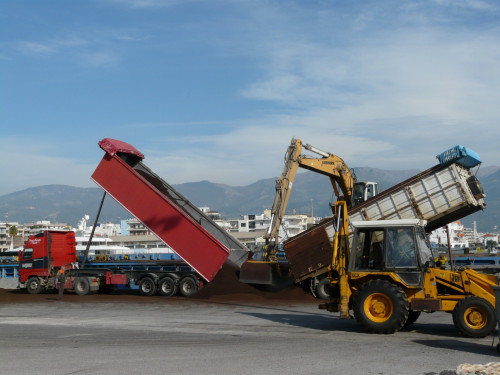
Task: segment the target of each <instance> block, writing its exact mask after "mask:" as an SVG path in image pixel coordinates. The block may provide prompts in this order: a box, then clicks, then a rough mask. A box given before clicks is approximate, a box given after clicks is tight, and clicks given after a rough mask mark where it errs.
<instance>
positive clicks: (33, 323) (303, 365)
mask: <svg viewBox="0 0 500 375" xmlns="http://www.w3.org/2000/svg"><path fill="white" fill-rule="evenodd" d="M32 297H36V298H35V299H31V298H32ZM230 297H231V296H224V298H217V296H215V297H211V298H208V299H200V298H195V299H186V298H182V297H170V298H166V297H142V296H138V295H112V296H106V295H102V296H101V295H99V296H95V295H94V296H75V295H70V294H68V295H65V296H64V298H63V300H62V301H57V298H56V295H55V294H45V295H42V296H41V297H40V296H30V295H27V294H23V293H20V292H16V291H0V373H1V374H34V373H37V374H160V373H161V374H174V373H175V374H181V375H182V374H218V375H220V374H224V375H225V374H228V375H229V374H238V375H246V374H301V375H304V374H325V373H328V374H440V373H441V372H443V371H445V370H448V369H456V368H457V366H458V365H460V364H464V363H471V364H486V363H489V362H498V361H499V360H500V355H499V353H498V352H497V351H496V344H497V343H498V336H490V337H487V338H484V339H468V338H463V337H461V336H460V335H459V333H458V332H457V331H456V330H455V327H454V326H453V323H452V319H451V315H450V314H446V313H434V314H423V315H422V316H421V317H420V318H419V320H418V321H417V322H416V323H414V324H413V325H412V326H411V327H410V329H406V330H403V331H401V332H398V333H396V334H392V335H374V334H368V333H365V332H363V330H362V329H361V328H360V327H359V326H358V324H357V323H356V321H355V320H340V319H339V318H338V317H337V316H336V315H335V314H331V313H328V312H326V311H323V310H319V309H318V308H317V305H318V301H317V300H311V299H309V298H306V299H296V300H290V301H287V300H281V301H270V300H269V299H265V298H261V299H259V300H257V299H256V298H253V299H252V298H249V299H248V300H245V298H244V296H242V295H234V296H233V297H234V298H230Z"/></svg>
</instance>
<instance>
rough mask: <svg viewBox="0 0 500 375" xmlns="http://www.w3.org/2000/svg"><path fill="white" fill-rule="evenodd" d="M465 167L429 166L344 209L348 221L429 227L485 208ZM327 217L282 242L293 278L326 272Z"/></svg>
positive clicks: (329, 255) (329, 242) (330, 235)
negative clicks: (416, 221) (422, 222)
mask: <svg viewBox="0 0 500 375" xmlns="http://www.w3.org/2000/svg"><path fill="white" fill-rule="evenodd" d="M484 197H485V195H484V193H483V189H482V187H481V185H480V183H479V181H478V180H477V179H476V178H475V177H474V176H473V175H472V174H471V172H470V169H468V168H466V167H463V166H461V165H459V164H456V163H453V164H449V165H447V166H441V165H438V166H435V167H433V168H430V169H428V170H426V171H425V172H422V173H420V174H418V175H416V176H414V177H412V178H409V179H408V180H406V181H403V182H402V183H400V184H398V185H396V186H394V187H392V188H390V189H388V190H385V191H383V192H381V193H380V194H379V195H377V196H375V197H372V198H370V199H368V200H367V201H366V202H363V203H361V204H359V205H357V206H355V207H352V208H350V209H349V220H350V221H365V220H390V219H423V220H427V226H426V231H427V232H430V231H433V230H435V229H437V228H440V227H442V226H444V225H446V224H449V223H451V222H453V221H456V220H459V219H461V218H463V217H465V216H467V215H470V214H472V213H474V212H476V211H479V210H482V209H484V208H485V207H486V205H485V203H484V200H483V198H484ZM333 234H334V229H333V223H332V219H325V220H323V221H322V222H321V223H319V224H318V225H317V226H315V227H313V228H311V229H309V230H307V231H305V232H302V233H300V234H298V235H297V236H294V237H292V238H291V239H289V240H287V241H285V243H284V249H285V252H286V255H287V258H288V262H289V263H290V267H291V269H292V272H293V274H294V277H295V279H296V280H297V281H301V280H304V279H306V278H308V277H314V276H317V275H320V274H323V273H325V272H326V271H327V267H328V265H329V264H330V263H331V261H332V241H333Z"/></svg>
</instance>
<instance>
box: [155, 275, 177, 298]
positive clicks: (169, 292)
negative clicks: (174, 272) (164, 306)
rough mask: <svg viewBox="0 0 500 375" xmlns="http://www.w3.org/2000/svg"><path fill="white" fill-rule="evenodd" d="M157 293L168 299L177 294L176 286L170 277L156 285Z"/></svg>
mask: <svg viewBox="0 0 500 375" xmlns="http://www.w3.org/2000/svg"><path fill="white" fill-rule="evenodd" d="M158 291H159V293H160V294H161V295H162V296H165V297H170V296H173V295H174V294H175V293H177V285H175V282H174V280H172V278H171V277H164V278H163V279H161V280H160V282H159V283H158Z"/></svg>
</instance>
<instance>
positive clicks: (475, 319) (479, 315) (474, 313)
mask: <svg viewBox="0 0 500 375" xmlns="http://www.w3.org/2000/svg"><path fill="white" fill-rule="evenodd" d="M464 321H465V324H466V325H467V327H469V328H472V329H481V328H483V327H484V326H485V325H486V323H487V322H488V317H487V315H486V312H485V311H484V310H483V309H481V308H479V307H469V308H468V309H467V310H465V313H464Z"/></svg>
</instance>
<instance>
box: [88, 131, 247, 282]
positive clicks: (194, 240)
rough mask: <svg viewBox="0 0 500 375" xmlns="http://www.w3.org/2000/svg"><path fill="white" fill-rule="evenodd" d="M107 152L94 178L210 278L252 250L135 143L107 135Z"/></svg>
mask: <svg viewBox="0 0 500 375" xmlns="http://www.w3.org/2000/svg"><path fill="white" fill-rule="evenodd" d="M99 146H100V147H101V148H102V149H103V150H104V151H105V152H106V154H105V155H104V157H103V158H102V160H101V162H100V163H99V165H98V167H97V169H96V170H95V172H94V173H93V174H92V179H93V180H94V181H95V182H96V183H97V184H98V185H99V186H100V187H102V188H103V189H104V190H105V191H106V192H107V193H108V194H110V195H111V196H112V197H113V198H114V199H115V200H116V201H118V202H119V203H120V204H121V205H122V206H123V207H124V208H125V209H126V210H127V211H129V212H130V213H131V214H132V215H133V216H135V217H136V218H137V219H138V220H140V221H141V222H142V223H143V224H144V225H145V226H146V227H148V228H149V229H150V230H151V231H152V232H153V233H155V234H156V235H157V236H158V237H159V238H160V239H161V240H162V241H163V242H164V243H165V244H167V245H168V246H169V247H171V248H172V249H173V251H175V252H176V253H177V255H179V256H180V257H181V258H182V259H183V260H184V261H185V262H186V263H188V264H189V265H190V266H191V267H192V268H194V269H195V270H196V271H197V272H198V273H199V274H200V276H201V277H203V278H204V279H205V280H206V281H208V282H209V281H211V280H212V279H213V278H214V277H215V275H216V274H217V272H218V271H219V270H220V269H221V268H222V265H223V264H224V262H225V261H226V260H227V259H229V260H230V261H232V262H233V263H235V264H236V265H238V266H241V264H242V263H243V262H244V260H245V259H246V258H247V252H248V249H247V248H246V247H245V246H244V245H243V244H241V243H240V242H239V241H238V240H236V239H235V238H234V237H232V236H231V235H230V234H229V233H227V232H226V231H224V230H223V229H222V228H220V227H219V226H218V225H217V224H216V223H214V222H213V221H212V220H211V219H210V218H208V217H207V216H206V215H205V214H203V213H202V212H201V211H200V210H199V209H198V208H196V207H195V206H194V205H193V204H192V203H191V202H189V200H187V199H186V198H185V197H183V196H182V195H181V194H179V193H178V192H177V191H176V190H175V189H174V188H172V186H170V185H169V184H168V183H166V182H165V181H163V180H162V179H161V178H160V177H159V176H158V175H156V174H155V173H153V172H152V171H151V170H150V169H149V168H148V167H146V166H145V165H144V164H143V163H142V160H143V159H144V155H143V154H142V153H140V152H139V151H138V150H137V149H135V148H134V147H133V146H131V145H129V144H127V143H125V142H122V141H118V140H115V139H110V138H105V139H103V140H102V141H100V142H99Z"/></svg>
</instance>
